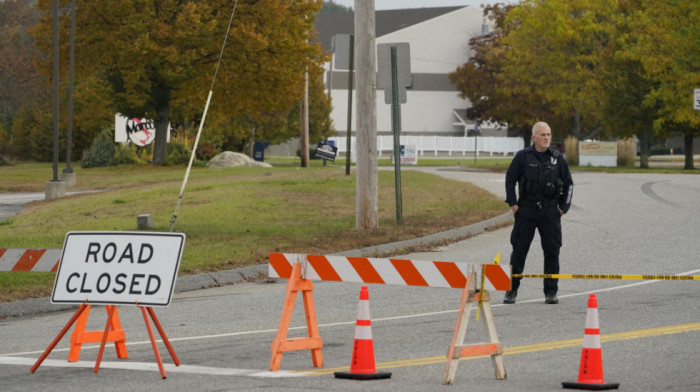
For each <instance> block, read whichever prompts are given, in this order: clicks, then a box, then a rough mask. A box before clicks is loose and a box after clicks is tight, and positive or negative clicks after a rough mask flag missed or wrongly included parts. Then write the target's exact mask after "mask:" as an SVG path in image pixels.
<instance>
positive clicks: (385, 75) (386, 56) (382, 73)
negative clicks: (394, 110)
mask: <svg viewBox="0 0 700 392" xmlns="http://www.w3.org/2000/svg"><path fill="white" fill-rule="evenodd" d="M392 47H395V48H396V71H397V75H396V76H397V78H396V79H397V83H398V87H399V96H398V99H399V103H406V89H407V88H409V87H411V86H412V85H413V77H412V76H411V48H410V45H409V44H408V42H397V43H391V44H379V45H377V64H378V66H379V73H378V74H377V87H378V88H380V89H384V102H385V103H387V104H391V103H392V95H391V48H392Z"/></svg>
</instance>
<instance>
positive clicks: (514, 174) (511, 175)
mask: <svg viewBox="0 0 700 392" xmlns="http://www.w3.org/2000/svg"><path fill="white" fill-rule="evenodd" d="M525 154H535V156H536V157H537V160H538V161H540V162H546V160H548V159H550V157H553V156H554V155H553V153H552V149H551V148H548V149H547V151H545V152H538V151H537V150H535V146H530V147H527V148H524V149H522V150H520V151H518V152H517V154H515V157H514V158H513V161H512V162H511V163H510V166H509V167H508V171H507V172H506V203H508V205H509V206H514V205H516V204H518V199H517V197H516V195H515V185H516V183H518V182H519V181H520V180H521V179H522V176H523V173H524V170H525V162H526V157H525ZM557 159H558V160H559V165H558V166H559V178H560V179H561V180H562V181H563V182H564V192H563V195H562V197H561V198H560V199H559V200H558V206H559V209H561V210H562V212H563V213H566V212H567V211H569V207H571V198H572V196H573V194H574V181H573V179H572V178H571V172H570V171H569V165H568V164H567V163H566V160H565V159H564V156H562V155H559V157H557Z"/></svg>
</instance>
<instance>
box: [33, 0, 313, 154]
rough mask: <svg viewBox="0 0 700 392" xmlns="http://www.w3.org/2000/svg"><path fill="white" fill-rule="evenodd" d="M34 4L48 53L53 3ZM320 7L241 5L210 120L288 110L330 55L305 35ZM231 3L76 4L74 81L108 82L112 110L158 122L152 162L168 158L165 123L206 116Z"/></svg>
mask: <svg viewBox="0 0 700 392" xmlns="http://www.w3.org/2000/svg"><path fill="white" fill-rule="evenodd" d="M37 7H38V8H39V9H40V10H41V11H42V15H43V16H42V18H41V21H40V23H39V26H38V27H37V29H36V31H35V35H36V37H37V41H38V43H39V47H40V48H41V49H42V51H43V52H44V53H46V54H50V52H51V45H50V44H51V33H50V31H51V20H50V18H49V17H48V15H49V14H50V12H49V11H50V9H51V1H50V0H39V1H38V4H37ZM320 7H321V2H320V1H285V0H257V1H252V0H251V1H241V2H239V3H238V6H237V9H236V14H235V16H234V21H233V22H234V23H233V26H232V28H231V31H230V36H229V41H228V44H227V46H228V48H227V50H226V52H225V55H224V58H223V61H222V67H221V69H220V70H219V75H218V79H217V84H216V86H214V87H215V90H216V91H215V92H216V97H215V98H213V99H212V103H211V107H210V109H209V110H210V113H209V114H208V117H207V121H209V116H210V115H211V118H212V119H214V121H213V126H215V127H216V126H218V125H221V124H226V123H230V122H231V121H230V120H228V119H231V118H233V119H242V118H248V119H251V120H252V121H261V120H262V119H265V118H266V117H269V116H270V113H272V115H273V116H279V114H280V113H287V112H288V111H289V110H290V107H291V105H292V104H293V103H294V102H296V101H297V100H298V98H299V97H300V93H301V89H300V86H301V85H302V81H303V72H304V70H305V69H306V68H307V67H308V68H309V69H312V70H314V71H315V70H317V69H320V64H321V61H322V59H323V57H322V55H321V49H320V46H319V45H315V44H309V43H308V40H307V39H306V37H307V36H308V31H310V29H311V25H312V22H313V17H314V15H315V13H316V12H317V11H318V10H319V8H320ZM231 8H232V4H231V2H230V1H224V0H217V1H194V0H191V1H175V0H160V1H156V0H150V1H146V0H128V1H122V0H103V1H99V2H94V1H85V0H81V1H78V12H77V17H76V79H83V78H85V79H89V78H95V79H96V80H98V81H103V82H105V83H104V84H99V83H98V85H100V86H102V85H104V86H107V87H108V88H109V91H110V94H109V95H108V96H109V98H108V99H106V100H105V101H106V102H105V103H106V104H107V106H108V107H110V108H111V109H113V110H115V111H117V112H120V113H122V114H124V115H126V116H129V117H132V116H133V117H148V118H153V119H154V121H155V124H156V139H155V143H154V150H153V154H154V155H153V163H154V164H163V163H165V159H166V156H167V151H166V144H165V137H166V132H165V130H166V129H167V125H168V123H170V122H171V121H172V122H178V123H186V122H187V121H192V119H197V118H198V116H200V114H199V113H200V112H201V111H202V109H203V107H204V104H205V101H206V92H207V91H208V90H207V88H208V87H209V86H210V85H211V79H212V76H213V73H214V70H215V67H216V62H217V60H218V55H219V53H220V48H221V43H222V40H223V37H224V35H225V32H226V29H227V27H228V22H229V17H230V13H231ZM67 19H68V18H64V19H63V20H62V24H63V25H64V26H63V29H62V30H65V31H67V26H68V24H69V22H70V21H69V20H67ZM64 41H65V40H62V41H61V42H62V43H63V44H64V46H65V45H67V43H64ZM62 49H65V48H62ZM65 57H66V56H64V57H63V58H65ZM62 61H65V60H62ZM46 68H47V67H46V64H45V72H46ZM78 99H79V96H78V94H77V92H76V100H78Z"/></svg>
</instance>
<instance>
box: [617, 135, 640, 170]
mask: <svg viewBox="0 0 700 392" xmlns="http://www.w3.org/2000/svg"><path fill="white" fill-rule="evenodd" d="M636 155H637V143H636V142H635V141H634V139H633V138H630V139H624V140H618V141H617V166H618V167H632V166H634V162H635V159H636Z"/></svg>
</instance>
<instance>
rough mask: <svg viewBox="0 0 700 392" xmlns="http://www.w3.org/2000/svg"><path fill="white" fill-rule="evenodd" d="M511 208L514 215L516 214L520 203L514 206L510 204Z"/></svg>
mask: <svg viewBox="0 0 700 392" xmlns="http://www.w3.org/2000/svg"><path fill="white" fill-rule="evenodd" d="M510 209H511V210H513V215H515V213H516V212H518V205H517V204H513V205H512V206H510Z"/></svg>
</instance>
